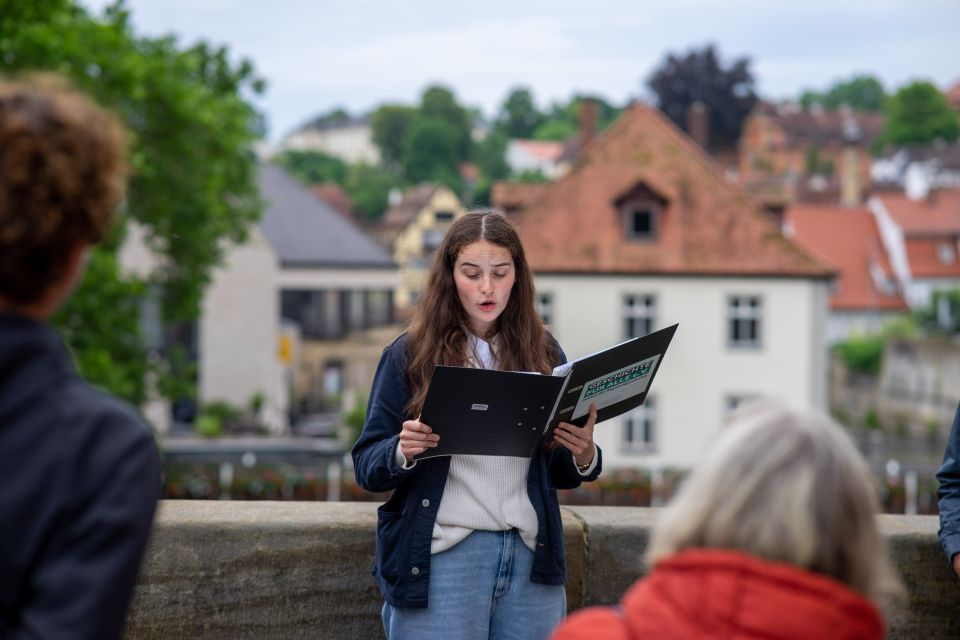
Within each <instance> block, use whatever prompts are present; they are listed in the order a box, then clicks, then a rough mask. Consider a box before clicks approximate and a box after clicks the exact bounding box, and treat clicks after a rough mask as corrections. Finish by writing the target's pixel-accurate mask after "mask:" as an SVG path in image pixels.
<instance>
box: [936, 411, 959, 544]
mask: <svg viewBox="0 0 960 640" xmlns="http://www.w3.org/2000/svg"><path fill="white" fill-rule="evenodd" d="M937 480H938V481H939V482H940V486H939V488H938V489H937V496H938V497H939V498H940V544H941V545H943V550H944V552H945V553H946V554H947V560H950V561H952V560H953V556H954V555H956V554H958V553H960V404H958V405H957V414H956V415H955V416H954V417H953V428H952V429H951V430H950V441H949V442H948V443H947V450H946V452H945V453H944V454H943V465H941V467H940V470H939V471H937Z"/></svg>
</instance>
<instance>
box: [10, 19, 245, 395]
mask: <svg viewBox="0 0 960 640" xmlns="http://www.w3.org/2000/svg"><path fill="white" fill-rule="evenodd" d="M0 52H3V53H2V55H0V71H2V72H3V73H4V74H12V73H15V72H21V71H40V70H49V71H55V72H57V73H59V74H61V75H64V76H66V77H68V78H69V79H70V80H71V81H72V83H73V84H74V85H75V86H76V87H77V88H79V89H82V90H84V91H86V92H87V93H89V94H90V95H92V96H93V97H94V98H95V99H96V100H97V101H98V102H100V103H101V104H102V105H104V106H106V107H108V108H110V109H112V110H114V111H115V112H116V113H117V114H118V115H119V116H120V117H121V119H122V120H123V121H124V122H125V124H126V126H127V128H128V130H129V131H130V133H131V149H130V162H131V165H132V168H133V172H134V173H133V176H132V179H131V182H130V185H129V189H128V193H127V201H126V211H127V215H128V217H129V219H131V220H135V221H137V222H139V223H140V224H141V225H142V226H143V227H144V229H145V230H146V232H147V234H148V242H149V244H150V246H151V247H152V249H154V250H155V251H156V252H157V253H159V254H160V256H161V257H162V261H161V264H162V266H161V268H160V270H159V271H158V272H156V273H155V274H154V275H153V276H152V277H153V282H152V284H154V285H155V286H156V287H157V288H158V290H159V291H160V292H161V294H160V295H161V298H162V313H163V316H164V319H165V320H166V321H167V322H171V323H174V322H183V321H190V320H192V319H194V318H196V317H197V315H198V314H199V310H200V309H199V304H200V300H201V298H202V295H203V291H204V288H205V287H206V285H207V284H208V283H209V281H210V274H211V270H212V269H213V267H215V266H216V265H217V264H219V262H220V261H221V259H222V252H223V249H222V247H223V244H222V242H221V240H223V239H228V238H229V239H231V240H235V241H240V240H243V239H244V237H245V235H246V233H247V230H248V228H249V226H250V225H251V224H252V223H253V222H254V221H255V220H256V219H257V217H258V216H259V213H260V208H261V203H260V200H259V197H258V194H257V187H256V180H255V173H256V159H255V157H254V154H253V151H252V144H253V142H254V141H255V140H256V139H257V138H258V137H259V136H260V134H261V133H262V131H261V129H262V121H261V118H260V116H259V114H258V113H257V112H256V111H255V110H254V109H253V107H252V106H251V105H250V104H249V102H248V101H247V99H246V98H245V97H244V96H245V95H249V94H251V93H252V94H256V93H260V92H262V90H263V88H264V84H263V81H262V80H260V79H259V78H257V77H256V75H255V73H254V70H253V66H252V65H251V64H250V63H249V62H247V61H241V62H240V63H238V64H236V65H234V64H232V63H231V62H230V61H229V56H228V52H227V51H226V49H225V48H218V47H211V46H209V45H207V44H205V43H199V44H197V45H194V46H191V47H189V48H181V47H180V46H179V45H178V43H177V41H176V40H175V39H174V38H172V37H162V38H146V37H140V36H138V35H136V34H135V33H134V32H133V29H132V27H131V24H130V16H129V13H128V11H127V10H126V7H125V5H124V3H123V2H122V1H121V2H117V3H116V4H114V5H112V6H110V7H108V8H107V9H106V10H105V11H104V13H103V15H102V16H93V15H91V14H90V13H88V12H87V11H86V10H85V9H84V8H83V7H82V6H80V5H78V4H76V3H74V2H68V1H65V0H57V1H52V2H4V3H3V5H2V7H0ZM118 233H119V232H118ZM117 246H118V245H117V244H116V243H113V244H109V245H107V246H105V247H104V248H102V249H100V250H98V251H97V252H95V253H94V258H93V260H92V261H91V265H90V270H89V273H88V274H87V276H86V278H85V279H84V281H83V284H82V286H81V287H80V288H79V289H78V291H77V292H76V293H75V295H74V297H73V299H72V300H71V301H70V302H69V303H68V305H67V307H66V308H65V309H64V310H63V311H62V312H61V313H60V314H58V315H57V317H56V318H55V323H56V324H57V325H58V326H59V327H60V328H61V330H62V331H63V332H64V335H65V337H66V339H67V342H68V344H69V345H70V347H71V349H72V351H73V353H74V356H75V358H76V360H77V362H78V364H79V366H80V368H81V369H82V371H83V373H84V375H86V376H87V377H88V378H89V379H90V380H91V381H93V382H94V383H96V384H99V385H102V386H104V387H106V388H107V389H109V390H110V391H113V392H115V393H117V394H118V395H121V396H123V397H125V398H127V399H128V400H131V401H133V402H140V401H142V400H143V397H144V393H145V390H144V388H143V379H144V372H145V371H146V364H145V358H144V355H143V347H142V340H141V339H140V337H139V329H138V315H137V312H136V309H137V304H138V302H137V299H138V297H139V296H140V295H141V294H142V292H143V287H142V284H141V283H139V282H137V280H136V279H135V278H132V277H130V276H127V275H124V274H122V273H121V272H120V270H119V269H118V268H117V265H116V255H115V254H116V250H117Z"/></svg>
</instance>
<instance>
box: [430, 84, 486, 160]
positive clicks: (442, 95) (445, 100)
mask: <svg viewBox="0 0 960 640" xmlns="http://www.w3.org/2000/svg"><path fill="white" fill-rule="evenodd" d="M420 117H421V118H424V119H433V120H436V121H440V122H444V123H446V124H447V125H449V127H450V129H451V131H453V132H455V133H456V144H457V147H456V150H457V161H458V163H459V162H460V161H464V160H468V159H469V158H470V154H471V151H472V145H473V137H472V130H473V123H472V121H471V120H470V114H469V113H467V110H466V109H464V108H463V107H462V106H460V104H458V103H457V99H456V97H455V96H454V94H453V92H452V91H450V90H449V89H447V88H446V87H443V86H440V85H433V86H430V87H427V89H426V90H425V91H424V92H423V95H422V96H421V97H420Z"/></svg>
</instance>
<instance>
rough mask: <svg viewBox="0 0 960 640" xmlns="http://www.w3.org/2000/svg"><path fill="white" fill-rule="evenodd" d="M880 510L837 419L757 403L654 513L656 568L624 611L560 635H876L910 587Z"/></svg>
mask: <svg viewBox="0 0 960 640" xmlns="http://www.w3.org/2000/svg"><path fill="white" fill-rule="evenodd" d="M877 509H878V500H877V495H876V489H875V487H874V484H873V480H872V477H871V475H870V472H869V470H868V468H867V465H866V463H865V462H864V460H863V458H862V457H861V455H860V453H859V452H858V451H857V450H856V448H855V447H854V445H853V443H852V442H851V441H850V439H849V438H848V437H847V435H846V434H845V433H843V431H842V429H841V428H840V427H839V426H837V425H836V424H835V423H833V422H832V421H831V420H830V419H829V418H828V417H826V416H824V415H821V414H819V413H815V412H803V411H792V410H788V409H786V408H784V407H783V406H781V405H779V404H775V403H770V402H766V401H761V402H755V403H752V404H751V405H747V406H745V407H743V408H742V409H741V410H740V411H738V412H737V413H736V414H735V415H734V416H733V418H732V422H731V424H730V425H729V426H728V427H727V428H725V429H724V430H723V432H722V433H721V434H720V436H719V438H718V439H717V441H716V442H715V443H714V445H713V446H712V447H711V449H710V450H709V452H708V453H707V454H706V456H705V458H704V459H703V460H702V461H701V462H700V464H699V465H698V466H697V467H695V468H694V470H693V471H692V473H691V474H690V476H689V477H688V478H687V480H686V481H685V482H684V484H683V487H682V488H681V490H680V491H679V493H678V494H677V496H676V497H675V499H674V500H673V502H672V503H671V504H670V506H669V507H668V508H667V509H665V510H664V511H663V512H662V514H661V515H660V516H659V519H658V521H657V523H656V524H655V526H654V529H653V533H652V536H651V540H650V545H649V547H648V549H647V552H646V558H645V560H646V563H647V565H648V566H650V567H651V570H650V573H649V575H647V576H646V577H645V578H642V579H641V580H638V581H637V582H636V583H635V584H634V585H633V586H632V587H631V588H630V589H629V590H628V591H627V593H626V594H625V595H624V597H623V599H622V600H621V602H620V607H619V608H610V607H593V608H587V609H583V610H581V611H578V612H576V613H574V614H573V615H572V616H570V617H569V618H568V619H567V621H566V622H565V623H564V624H563V625H561V627H560V628H559V629H558V630H557V631H556V633H555V634H554V635H553V636H552V638H554V640H577V639H579V638H590V639H591V640H594V639H596V640H604V639H614V638H616V639H617V640H629V639H634V638H636V639H639V638H678V639H679V638H684V639H697V638H704V639H705V638H729V639H731V640H746V639H759V638H780V639H781V640H792V639H796V640H801V639H807V638H845V639H847V640H879V639H880V638H883V637H884V633H885V630H884V620H883V617H882V614H881V611H882V610H883V609H884V608H885V607H886V606H887V605H888V604H890V603H891V601H892V600H893V599H894V598H897V597H899V596H901V595H902V586H901V584H900V580H899V578H898V576H897V574H896V571H895V569H894V568H893V564H892V562H891V560H890V557H889V555H888V552H887V549H886V546H885V543H884V540H883V538H882V537H881V535H880V533H879V531H878V530H877V526H876V522H875V516H876V513H877Z"/></svg>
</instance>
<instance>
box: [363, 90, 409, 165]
mask: <svg viewBox="0 0 960 640" xmlns="http://www.w3.org/2000/svg"><path fill="white" fill-rule="evenodd" d="M416 117H417V110H416V109H415V108H413V107H406V106H403V105H399V104H385V105H382V106H381V107H380V108H378V109H377V110H376V111H374V112H373V116H372V117H371V120H370V127H371V129H372V130H373V143H374V144H375V145H377V148H378V149H379V150H380V162H381V163H382V164H383V166H384V167H386V168H387V169H388V170H390V171H392V172H393V173H394V175H400V174H401V172H402V168H403V142H404V140H406V138H407V130H408V129H409V128H410V124H411V123H412V122H413V121H414V119H415V118H416Z"/></svg>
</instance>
